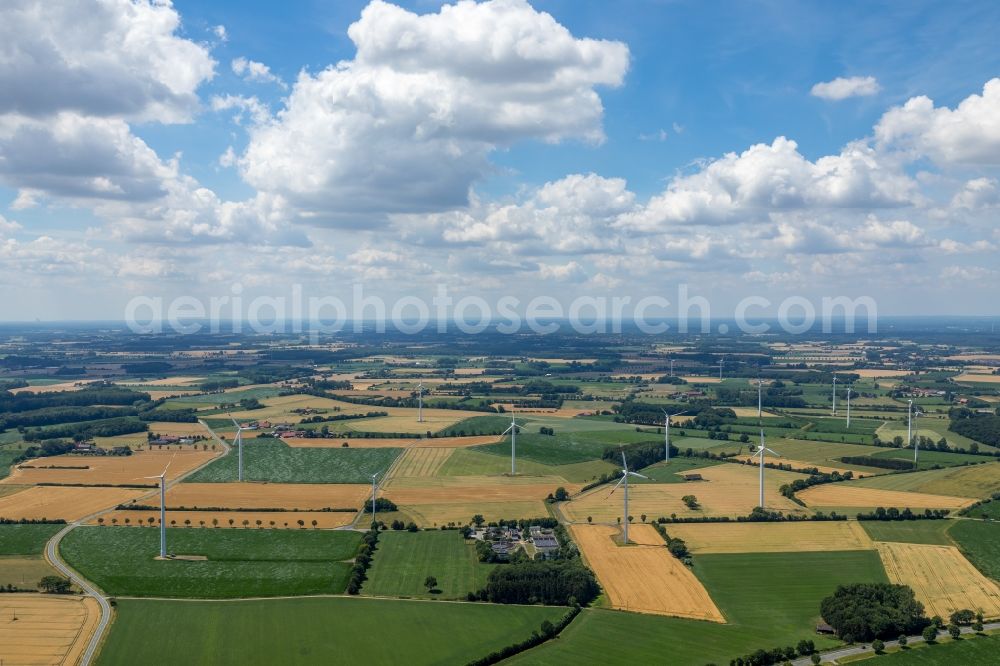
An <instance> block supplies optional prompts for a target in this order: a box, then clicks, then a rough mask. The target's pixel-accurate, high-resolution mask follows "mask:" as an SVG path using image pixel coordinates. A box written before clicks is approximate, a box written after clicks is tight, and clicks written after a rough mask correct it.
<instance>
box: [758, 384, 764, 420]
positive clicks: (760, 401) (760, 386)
mask: <svg viewBox="0 0 1000 666" xmlns="http://www.w3.org/2000/svg"><path fill="white" fill-rule="evenodd" d="M763 390H764V380H763V379H761V378H760V377H758V378H757V418H760V417H761V416H763V415H764V410H763V407H764V400H763V398H762V393H763Z"/></svg>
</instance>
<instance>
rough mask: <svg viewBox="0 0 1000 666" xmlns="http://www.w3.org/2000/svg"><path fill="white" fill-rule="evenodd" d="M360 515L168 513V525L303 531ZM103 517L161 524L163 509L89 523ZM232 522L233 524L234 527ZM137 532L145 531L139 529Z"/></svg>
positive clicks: (111, 513) (112, 515) (112, 513)
mask: <svg viewBox="0 0 1000 666" xmlns="http://www.w3.org/2000/svg"><path fill="white" fill-rule="evenodd" d="M359 508H360V505H359ZM356 515H358V514H357V512H356V511H167V525H169V526H171V527H185V526H190V527H192V528H201V527H207V528H212V527H220V528H223V527H224V528H230V527H233V528H239V529H243V528H244V525H243V521H244V520H248V521H250V522H249V523H248V524H247V527H248V528H249V529H257V527H258V525H257V521H258V520H259V521H260V527H262V528H270V527H274V528H280V529H300V528H299V524H298V521H299V520H301V521H302V523H303V525H304V526H305V528H308V529H312V521H314V520H315V521H316V527H317V528H322V529H332V528H334V527H342V526H344V525H349V524H350V523H351V521H353V520H354V517H355V516H356ZM99 518H101V519H103V520H104V523H103V524H104V525H112V524H116V523H114V522H113V521H118V522H117V524H118V525H125V524H126V523H125V520H126V519H127V520H129V521H130V524H132V525H140V524H145V525H158V524H159V520H160V512H159V510H154V511H108V512H107V513H103V514H101V515H100V516H99V517H98V518H94V519H92V520H90V521H88V522H89V523H90V524H91V525H97V524H98V522H99V520H98V519H99ZM150 518H152V519H153V522H152V523H150V522H149V519H150ZM186 520H189V521H191V522H190V523H189V524H187V523H185V522H184V521H186ZM213 520H217V521H218V523H217V524H216V523H213V522H212V521H213ZM230 520H231V521H233V523H232V524H231V525H230V523H229V521H230ZM272 521H274V525H272V524H271V522H272ZM202 523H204V524H202ZM136 529H143V528H140V527H137V528H136Z"/></svg>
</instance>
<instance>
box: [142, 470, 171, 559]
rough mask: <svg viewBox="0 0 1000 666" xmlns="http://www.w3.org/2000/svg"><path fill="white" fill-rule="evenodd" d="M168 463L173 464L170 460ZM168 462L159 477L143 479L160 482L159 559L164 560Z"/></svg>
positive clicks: (165, 549)
mask: <svg viewBox="0 0 1000 666" xmlns="http://www.w3.org/2000/svg"><path fill="white" fill-rule="evenodd" d="M170 462H173V460H171V461H170ZM170 462H168V463H167V466H166V467H164V468H163V471H162V472H160V475H159V476H144V477H142V478H144V479H159V480H160V559H166V557H167V513H166V508H165V507H166V501H167V483H166V476H167V470H168V469H170Z"/></svg>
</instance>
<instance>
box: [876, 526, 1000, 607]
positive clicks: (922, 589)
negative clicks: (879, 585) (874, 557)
mask: <svg viewBox="0 0 1000 666" xmlns="http://www.w3.org/2000/svg"><path fill="white" fill-rule="evenodd" d="M876 546H877V547H878V554H879V557H881V558H882V564H883V565H884V566H885V572H886V573H887V574H888V575H889V580H891V581H892V582H893V583H900V584H904V585H909V586H910V587H912V588H913V591H914V593H916V595H917V600H918V601H920V602H921V603H923V604H924V606H925V607H926V609H927V615H928V616H933V615H940V616H941V617H943V618H947V617H948V616H949V615H951V614H952V613H954V612H955V611H957V610H962V609H963V608H969V609H972V610H982V611H983V615H985V616H986V617H987V618H996V617H1000V586H998V585H997V584H996V583H994V582H993V581H992V580H990V579H989V578H986V577H985V576H984V575H983V574H981V573H980V572H979V570H978V569H976V568H975V567H974V566H972V564H971V563H970V562H969V561H968V560H967V559H965V557H964V556H963V555H962V553H961V552H959V550H958V548H955V547H954V546H928V545H923V544H915V543H878V544H876Z"/></svg>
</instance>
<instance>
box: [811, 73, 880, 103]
mask: <svg viewBox="0 0 1000 666" xmlns="http://www.w3.org/2000/svg"><path fill="white" fill-rule="evenodd" d="M881 89H882V87H881V86H880V85H879V84H878V81H877V80H876V79H875V77H874V76H851V77H847V78H845V77H842V76H838V77H837V78H835V79H834V80H832V81H825V82H823V83H817V84H816V85H814V86H813V87H812V90H810V94H811V95H812V96H813V97H819V98H820V99H826V100H832V101H840V100H842V99H847V98H848V97H866V96H870V95H875V94H878V92H879V91H880V90H881Z"/></svg>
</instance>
